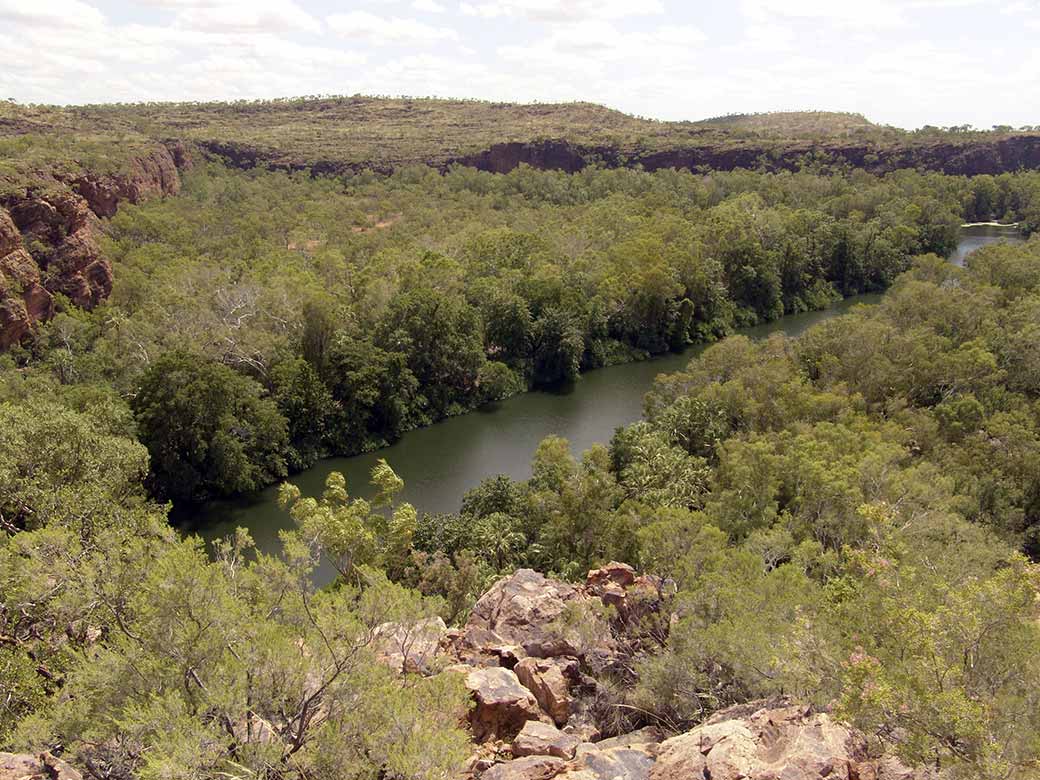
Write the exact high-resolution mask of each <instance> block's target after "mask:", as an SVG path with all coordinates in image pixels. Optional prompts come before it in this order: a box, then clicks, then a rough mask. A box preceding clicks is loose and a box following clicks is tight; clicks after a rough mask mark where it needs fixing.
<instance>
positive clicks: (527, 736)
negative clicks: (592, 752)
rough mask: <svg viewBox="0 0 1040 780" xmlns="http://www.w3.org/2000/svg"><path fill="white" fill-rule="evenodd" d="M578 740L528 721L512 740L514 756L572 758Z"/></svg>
mask: <svg viewBox="0 0 1040 780" xmlns="http://www.w3.org/2000/svg"><path fill="white" fill-rule="evenodd" d="M579 742H580V741H579V740H578V738H577V737H574V736H572V735H570V734H564V733H563V732H562V731H560V730H559V729H558V728H556V727H555V726H550V725H549V724H548V723H540V722H539V721H536V720H529V721H527V723H525V724H524V727H523V728H522V729H521V730H520V733H519V734H517V735H516V739H514V740H513V755H514V756H556V757H557V758H574V752H575V751H576V750H577V749H578V744H579Z"/></svg>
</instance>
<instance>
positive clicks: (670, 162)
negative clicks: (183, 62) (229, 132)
mask: <svg viewBox="0 0 1040 780" xmlns="http://www.w3.org/2000/svg"><path fill="white" fill-rule="evenodd" d="M199 146H200V147H202V148H203V149H205V150H206V151H207V152H209V153H210V154H213V155H215V156H216V157H218V158H220V159H221V160H223V161H224V162H225V163H227V164H228V165H230V166H232V167H236V168H242V169H249V168H256V167H262V168H269V169H272V170H288V171H297V170H310V171H311V172H312V173H313V174H314V175H322V176H324V175H342V174H346V173H351V172H354V173H356V172H359V171H363V170H371V171H374V172H376V173H381V174H389V173H392V172H393V171H394V169H395V168H397V167H399V165H414V164H426V165H430V166H432V167H435V168H437V169H439V170H441V171H445V170H447V169H448V168H450V167H451V166H453V165H463V166H467V167H471V168H477V169H478V170H482V171H488V172H490V173H508V172H509V171H511V170H513V169H514V168H517V167H518V166H520V165H529V166H531V167H532V168H536V169H538V170H556V171H565V172H567V173H575V172H577V171H580V170H582V169H583V168H586V167H588V166H589V165H603V166H606V167H608V168H620V167H632V168H634V167H642V168H644V169H645V170H648V171H656V170H661V169H667V168H679V169H685V170H709V169H710V170H717V171H730V170H734V169H736V168H758V167H759V166H763V165H764V166H765V167H766V168H767V169H769V170H797V169H798V168H800V167H801V166H802V165H803V164H804V162H805V161H806V159H807V158H815V159H819V160H823V161H830V162H832V163H836V164H845V165H849V166H852V167H856V168H864V169H865V170H868V171H871V172H872V173H887V172H890V171H895V170H899V169H901V168H917V169H922V170H929V171H939V172H942V173H947V174H952V175H963V176H975V175H979V174H993V175H996V174H1000V173H1010V172H1014V171H1018V170H1035V169H1038V168H1040V134H1019V135H1011V136H997V135H993V136H990V137H983V138H976V137H966V138H965V139H963V140H950V136H946V138H945V139H943V140H931V141H929V140H908V141H904V142H886V143H883V144H881V143H870V142H861V141H849V140H842V139H833V140H825V141H808V140H791V141H784V142H783V143H778V142H773V141H770V140H768V139H767V140H758V139H747V140H734V139H730V140H725V141H717V142H716V141H708V142H703V143H683V144H676V145H675V146H674V147H671V148H663V149H660V148H655V149H645V148H641V147H639V146H638V145H626V146H611V145H588V144H580V143H574V142H572V141H568V140H565V139H555V140H543V141H530V142H520V141H511V142H506V143H498V144H493V145H492V146H490V147H488V148H487V149H485V150H483V151H481V152H478V153H475V154H466V155H461V156H443V157H442V156H437V157H431V158H429V159H424V160H419V159H415V160H402V161H400V162H399V163H398V162H395V161H394V160H390V159H371V160H363V161H359V160H353V159H336V158H335V157H322V158H316V157H311V156H309V155H307V154H305V153H301V154H294V153H293V152H292V151H291V150H288V151H287V150H284V149H279V150H274V149H266V148H264V147H259V146H254V145H251V144H247V143H237V142H233V141H216V140H212V141H208V140H202V141H200V142H199Z"/></svg>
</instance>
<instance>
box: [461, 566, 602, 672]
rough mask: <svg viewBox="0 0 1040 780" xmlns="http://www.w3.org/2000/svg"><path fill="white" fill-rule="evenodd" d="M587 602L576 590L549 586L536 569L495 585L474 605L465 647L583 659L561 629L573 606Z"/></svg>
mask: <svg viewBox="0 0 1040 780" xmlns="http://www.w3.org/2000/svg"><path fill="white" fill-rule="evenodd" d="M587 601H588V597H587V596H586V595H585V594H584V593H583V592H582V591H581V590H579V589H578V588H577V587H575V586H574V585H571V584H569V583H566V582H560V581H557V580H550V579H548V578H546V577H545V576H544V575H542V574H539V573H538V572H536V571H533V570H531V569H519V570H518V571H516V573H514V574H513V575H512V576H511V577H506V578H503V579H501V580H499V581H498V582H496V583H495V584H494V585H492V586H491V589H490V590H489V591H488V592H487V593H485V594H484V595H483V596H481V597H480V599H479V600H478V601H477V603H476V604H474V605H473V612H472V614H471V615H470V618H469V620H468V621H467V622H466V626H465V628H464V629H463V640H464V647H465V648H466V649H469V650H471V651H480V650H491V651H497V650H498V648H501V647H503V646H515V647H519V648H520V649H521V650H522V651H523V654H525V655H529V656H534V657H536V658H552V657H554V656H561V655H569V656H576V655H579V654H580V650H579V648H578V647H576V646H575V644H574V643H573V642H572V641H569V640H568V639H567V638H566V637H565V636H564V635H563V634H562V632H561V631H560V630H559V629H558V625H559V621H560V620H561V619H562V617H563V615H564V612H565V610H567V608H568V607H569V606H572V605H579V604H581V603H584V602H587ZM496 654H497V653H496Z"/></svg>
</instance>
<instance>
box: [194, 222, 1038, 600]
mask: <svg viewBox="0 0 1040 780" xmlns="http://www.w3.org/2000/svg"><path fill="white" fill-rule="evenodd" d="M1016 237H1017V233H1015V232H1013V231H1011V230H1008V229H1007V228H1004V229H1001V228H995V227H992V226H976V227H971V228H965V229H964V230H963V237H962V240H961V243H960V245H959V246H958V248H957V251H956V252H954V254H953V255H951V257H950V260H951V261H952V262H954V263H957V264H958V265H961V264H963V262H964V258H965V257H966V256H967V255H968V254H969V253H970V252H972V251H974V250H975V249H977V248H979V247H980V246H982V245H984V244H988V243H992V242H995V241H999V240H1004V239H1011V240H1014V239H1015V238H1016ZM879 299H880V296H879V295H861V296H858V297H855V298H849V299H847V300H844V301H841V302H839V303H837V304H835V305H834V306H832V307H831V308H829V309H826V310H824V311H815V312H808V313H806V314H792V315H788V316H786V317H783V318H781V319H779V320H777V321H775V322H771V323H768V324H766V325H760V326H758V327H755V328H748V329H745V330H743V331H741V332H742V333H744V334H745V335H747V336H750V337H752V338H764V337H766V336H768V335H769V334H771V333H777V332H782V333H786V334H787V335H789V336H798V335H799V334H801V333H802V332H804V331H805V330H806V329H807V328H809V327H811V326H813V325H815V324H816V323H818V322H822V321H824V320H827V319H830V318H831V317H836V316H838V315H840V314H843V313H845V312H847V311H848V310H849V309H851V308H852V307H853V306H856V305H860V304H871V303H876V302H877V301H878V300H879ZM704 349H705V345H695V346H691V347H689V348H688V349H686V350H685V351H684V352H683V353H681V354H672V355H667V356H663V357H659V358H656V359H653V360H648V361H644V362H640V363H627V364H625V365H620V366H611V367H609V368H601V369H598V370H596V371H590V372H588V373H586V374H583V375H582V377H581V379H580V380H579V381H577V382H575V383H574V384H573V385H571V386H568V387H565V388H560V389H558V390H552V391H536V392H530V393H524V394H522V395H518V396H516V397H514V398H510V399H508V400H506V401H503V402H502V403H498V404H494V405H492V406H489V407H486V408H484V409H480V410H478V411H475V412H471V413H469V414H465V415H462V416H459V417H453V418H450V419H448V420H444V421H442V422H439V423H437V424H436V425H431V426H430V427H428V428H422V429H419V430H416V431H411V432H409V433H407V434H405V435H404V437H403V438H401V440H400V441H398V442H397V443H396V444H394V445H393V446H390V447H387V448H385V449H382V450H379V451H377V452H371V453H367V454H364V455H357V456H354V457H350V458H329V459H326V460H323V461H321V462H319V463H318V464H317V465H315V466H313V467H312V468H310V469H307V470H306V471H304V472H301V473H299V474H296V475H294V476H293V477H292V478H291V479H290V481H291V482H292V483H293V484H295V485H297V486H299V488H300V490H302V491H303V494H304V495H317V494H319V493H320V492H321V491H322V489H323V487H324V482H325V478H326V476H327V475H328V474H329V472H331V471H339V472H342V473H343V475H344V476H345V477H346V479H347V489H348V491H349V492H350V494H351V495H354V496H361V497H366V498H367V497H369V496H370V495H371V494H372V491H371V489H370V488H369V485H368V475H369V473H370V472H371V470H372V467H373V466H374V465H375V463H376V461H377V460H379V459H380V458H386V460H387V462H389V463H390V465H391V466H392V467H393V469H394V471H396V472H397V474H398V475H399V476H400V477H401V478H402V479H403V480H404V484H405V488H404V491H403V493H402V496H401V499H402V500H405V501H410V502H411V503H412V504H414V505H415V507H416V509H417V510H418V511H419V514H420V515H422V514H423V513H424V512H455V511H458V509H459V505H460V502H461V500H462V495H463V493H465V492H466V491H467V490H469V489H470V488H472V487H474V486H476V485H477V484H479V483H480V481H481V480H482V479H484V478H485V477H488V476H492V475H495V474H508V475H509V476H510V477H512V478H513V479H525V478H526V477H528V476H530V461H531V456H532V455H533V454H534V450H535V447H537V446H538V443H539V442H540V441H541V440H542V439H543V438H545V437H546V436H549V435H550V434H557V435H559V436H563V437H565V438H567V439H568V440H569V441H570V442H571V447H572V450H573V451H574V452H575V453H576V454H578V453H581V452H582V451H584V450H585V449H587V448H588V447H590V446H591V445H592V444H594V443H596V442H607V441H609V440H610V437H611V436H612V434H613V432H614V430H615V429H616V428H618V427H619V426H622V425H626V424H628V423H631V422H633V421H635V420H637V419H639V417H640V416H641V412H642V403H643V396H644V395H645V393H646V392H647V390H648V389H649V388H650V386H651V385H652V383H653V380H654V377H656V376H657V375H658V374H661V373H670V372H674V371H678V370H679V369H681V368H683V367H685V366H686V364H687V363H688V362H689V361H690V360H691V358H693V357H695V356H697V355H698V354H700V352H702V351H703V350H704ZM276 494H277V487H276V486H272V487H270V488H267V489H266V490H263V491H260V492H258V493H255V494H251V495H247V496H241V497H238V498H235V499H230V500H222V501H213V502H210V503H209V504H206V505H205V506H202V507H198V508H196V509H193V510H187V511H185V510H181V511H179V512H178V515H179V518H178V519H179V520H180V522H181V524H182V525H183V527H185V529H186V530H189V531H194V532H197V533H199V534H200V535H201V536H202V537H203V538H205V539H207V540H212V539H214V538H220V537H223V536H226V535H228V534H230V533H232V532H233V531H234V529H235V528H236V527H237V526H243V527H245V528H248V529H249V530H250V532H251V533H252V535H253V538H254V540H255V541H256V543H257V545H258V547H259V548H260V549H261V550H265V551H273V550H277V549H278V548H279V546H280V543H279V540H278V532H279V531H280V530H282V529H284V528H289V527H291V526H292V521H291V520H290V518H289V516H288V515H287V514H286V513H285V512H283V511H282V510H281V509H280V508H279V507H278V503H277V500H276ZM185 515H188V516H187V517H185ZM330 577H331V572H319V573H318V579H320V580H324V579H328V578H330Z"/></svg>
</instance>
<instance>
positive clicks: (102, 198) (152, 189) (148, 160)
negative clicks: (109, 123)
mask: <svg viewBox="0 0 1040 780" xmlns="http://www.w3.org/2000/svg"><path fill="white" fill-rule="evenodd" d="M190 164H191V158H190V155H189V153H188V151H187V149H186V148H185V147H184V146H183V145H182V144H180V143H169V144H165V145H160V144H156V147H155V149H154V150H153V151H152V152H151V153H149V154H147V155H144V156H141V157H136V158H134V159H133V160H132V161H131V165H130V168H129V170H128V171H127V172H126V173H121V174H113V175H98V174H95V173H92V172H90V171H83V172H82V173H81V174H80V175H78V176H75V177H71V178H68V177H66V178H63V177H59V176H54V175H48V174H43V175H41V176H40V177H39V178H38V179H37V180H35V181H34V182H33V183H32V185H31V186H29V187H27V188H26V189H25V190H24V192H19V193H17V194H14V195H7V196H5V197H3V198H2V199H0V349H8V348H9V347H11V346H13V345H15V344H18V343H19V342H20V341H21V340H22V339H23V338H25V337H26V336H28V335H29V334H30V333H32V332H33V330H34V329H35V327H36V325H37V323H39V322H41V321H44V320H46V319H48V318H49V317H51V316H52V315H53V313H54V296H55V295H58V294H61V295H64V296H67V297H68V298H69V300H70V301H72V302H73V303H74V304H76V305H77V306H81V307H83V308H85V309H91V308H93V307H94V306H96V305H97V304H98V303H100V302H101V301H103V300H104V299H105V298H106V297H107V296H108V294H109V293H110V292H111V290H112V266H111V265H110V263H109V261H108V260H107V259H106V258H105V257H104V256H103V254H102V252H101V247H100V244H99V237H100V230H101V223H100V218H103V217H111V216H112V215H114V214H115V213H116V210H117V209H118V208H119V204H120V203H122V202H130V203H138V202H140V201H142V200H145V199H147V198H151V197H158V196H165V195H175V194H177V192H179V191H180V175H179V171H180V170H181V169H184V168H186V167H188V166H190Z"/></svg>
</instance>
